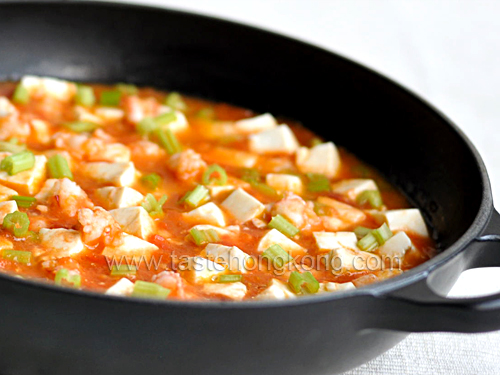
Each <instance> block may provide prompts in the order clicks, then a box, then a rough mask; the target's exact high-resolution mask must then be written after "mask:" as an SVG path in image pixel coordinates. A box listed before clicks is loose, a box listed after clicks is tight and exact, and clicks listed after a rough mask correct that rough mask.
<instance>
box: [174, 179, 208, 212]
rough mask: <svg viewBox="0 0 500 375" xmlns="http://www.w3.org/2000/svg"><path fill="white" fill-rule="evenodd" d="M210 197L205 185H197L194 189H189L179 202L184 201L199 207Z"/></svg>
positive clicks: (191, 205)
mask: <svg viewBox="0 0 500 375" xmlns="http://www.w3.org/2000/svg"><path fill="white" fill-rule="evenodd" d="M208 198H209V191H208V189H207V188H206V187H205V186H203V185H197V186H196V187H195V188H194V189H193V190H191V191H189V192H187V193H186V195H184V197H182V199H181V200H180V202H179V203H184V204H186V205H188V206H189V207H192V208H194V207H198V206H199V205H200V204H201V203H203V202H205V201H206V200H207V199H208Z"/></svg>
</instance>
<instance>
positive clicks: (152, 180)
mask: <svg viewBox="0 0 500 375" xmlns="http://www.w3.org/2000/svg"><path fill="white" fill-rule="evenodd" d="M141 181H142V183H143V184H144V185H146V186H147V187H148V188H149V189H150V190H156V189H157V188H158V185H160V183H161V177H160V175H158V174H157V173H150V174H147V175H145V176H142V178H141Z"/></svg>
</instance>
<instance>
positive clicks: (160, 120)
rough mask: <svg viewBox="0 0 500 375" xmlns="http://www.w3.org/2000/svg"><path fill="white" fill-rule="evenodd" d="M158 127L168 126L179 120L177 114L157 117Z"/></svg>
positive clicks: (171, 113)
mask: <svg viewBox="0 0 500 375" xmlns="http://www.w3.org/2000/svg"><path fill="white" fill-rule="evenodd" d="M153 120H154V122H155V124H156V125H157V127H162V126H164V125H168V124H170V123H171V122H173V121H175V120H177V114H176V113H175V112H166V113H162V114H161V115H158V116H156V117H155V118H154V119H153Z"/></svg>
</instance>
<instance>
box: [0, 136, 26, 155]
mask: <svg viewBox="0 0 500 375" xmlns="http://www.w3.org/2000/svg"><path fill="white" fill-rule="evenodd" d="M24 150H26V145H18V144H16V143H14V142H12V139H11V140H10V141H8V142H5V141H1V142H0V151H6V152H11V153H13V154H16V153H18V152H21V151H24Z"/></svg>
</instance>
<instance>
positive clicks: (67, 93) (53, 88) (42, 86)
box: [21, 76, 76, 101]
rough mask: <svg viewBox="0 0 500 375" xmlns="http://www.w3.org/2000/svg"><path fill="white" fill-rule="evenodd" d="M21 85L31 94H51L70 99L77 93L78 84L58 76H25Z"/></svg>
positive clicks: (61, 98) (53, 96) (63, 99)
mask: <svg viewBox="0 0 500 375" xmlns="http://www.w3.org/2000/svg"><path fill="white" fill-rule="evenodd" d="M21 85H22V86H23V87H25V88H26V89H27V90H28V92H29V94H30V96H31V95H33V96H50V97H52V98H54V99H57V100H61V101H69V100H71V99H72V98H73V96H74V95H75V93H76V85H75V84H74V83H72V82H68V81H64V80H62V79H57V78H49V77H36V76H24V77H23V78H22V79H21Z"/></svg>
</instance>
